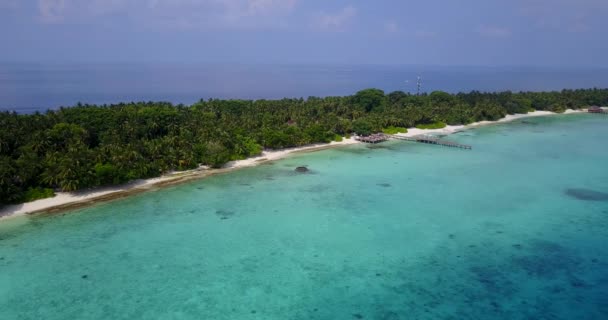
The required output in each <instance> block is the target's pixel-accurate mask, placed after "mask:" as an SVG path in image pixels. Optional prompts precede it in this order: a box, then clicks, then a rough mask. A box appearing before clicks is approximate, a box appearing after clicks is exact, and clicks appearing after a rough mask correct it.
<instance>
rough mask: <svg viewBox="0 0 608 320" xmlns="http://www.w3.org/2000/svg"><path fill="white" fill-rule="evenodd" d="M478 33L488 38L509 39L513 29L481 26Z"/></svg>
mask: <svg viewBox="0 0 608 320" xmlns="http://www.w3.org/2000/svg"><path fill="white" fill-rule="evenodd" d="M477 33H479V34H480V35H482V36H484V37H488V38H508V37H510V36H511V35H512V32H511V29H509V28H503V27H497V26H481V27H479V28H478V29H477Z"/></svg>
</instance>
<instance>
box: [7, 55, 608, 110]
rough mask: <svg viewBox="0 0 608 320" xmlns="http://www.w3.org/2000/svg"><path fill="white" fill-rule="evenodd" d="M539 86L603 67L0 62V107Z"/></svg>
mask: <svg viewBox="0 0 608 320" xmlns="http://www.w3.org/2000/svg"><path fill="white" fill-rule="evenodd" d="M418 76H421V78H422V82H421V84H422V86H421V91H423V92H430V91H434V90H443V91H448V92H453V93H454V92H460V91H463V92H468V91H471V90H478V91H504V90H512V91H522V90H524V91H544V90H562V89H564V88H567V89H576V88H593V87H601V88H606V87H608V69H597V68H594V69H592V68H588V69H572V68H570V69H563V68H562V69H558V68H532V67H518V68H514V67H437V66H374V65H356V66H349V65H342V66H340V65H244V64H243V65H239V64H229V65H205V64H175V63H174V64H144V63H133V64H126V63H123V64H100V63H92V64H76V63H74V64H58V63H57V64H51V63H41V64H34V63H0V110H16V111H18V112H21V113H31V112H34V111H45V110H47V109H55V108H58V107H60V106H73V105H75V104H76V103H78V102H81V103H89V104H109V103H119V102H131V101H169V102H173V103H183V104H187V105H190V104H192V103H194V102H196V101H199V100H200V99H209V98H222V99H226V98H239V99H280V98H284V97H289V98H300V97H304V98H306V97H309V96H336V95H339V96H343V95H350V94H353V93H355V92H357V91H358V90H361V89H365V88H371V87H374V88H379V89H383V90H385V91H386V92H390V91H395V90H402V91H406V92H412V93H414V92H416V91H417V86H416V83H417V77H418Z"/></svg>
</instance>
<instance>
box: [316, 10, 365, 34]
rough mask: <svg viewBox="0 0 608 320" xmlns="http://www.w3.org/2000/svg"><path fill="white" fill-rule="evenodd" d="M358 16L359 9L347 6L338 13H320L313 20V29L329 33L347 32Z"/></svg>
mask: <svg viewBox="0 0 608 320" xmlns="http://www.w3.org/2000/svg"><path fill="white" fill-rule="evenodd" d="M356 16H357V9H356V8H355V7H353V6H347V7H345V8H343V9H342V10H340V11H339V12H337V13H334V14H329V13H325V12H321V13H319V14H318V15H317V16H315V17H314V18H313V23H312V25H313V27H314V28H316V29H320V30H327V31H338V32H340V31H345V30H346V29H347V28H348V26H350V24H351V23H352V21H353V20H354V19H355V17H356Z"/></svg>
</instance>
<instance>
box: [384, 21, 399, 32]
mask: <svg viewBox="0 0 608 320" xmlns="http://www.w3.org/2000/svg"><path fill="white" fill-rule="evenodd" d="M384 31H386V32H387V33H397V32H399V25H398V24H397V23H396V22H395V21H387V22H385V23H384Z"/></svg>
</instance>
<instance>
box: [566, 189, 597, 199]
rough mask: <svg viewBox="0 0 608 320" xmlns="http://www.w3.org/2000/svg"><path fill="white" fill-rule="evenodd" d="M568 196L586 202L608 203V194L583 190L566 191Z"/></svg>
mask: <svg viewBox="0 0 608 320" xmlns="http://www.w3.org/2000/svg"><path fill="white" fill-rule="evenodd" d="M565 193H566V195H568V196H570V197H572V198H576V199H578V200H585V201H608V193H605V192H600V191H595V190H591V189H583V188H570V189H566V191H565Z"/></svg>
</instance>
